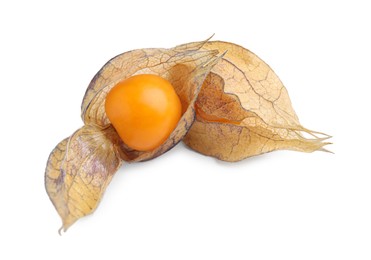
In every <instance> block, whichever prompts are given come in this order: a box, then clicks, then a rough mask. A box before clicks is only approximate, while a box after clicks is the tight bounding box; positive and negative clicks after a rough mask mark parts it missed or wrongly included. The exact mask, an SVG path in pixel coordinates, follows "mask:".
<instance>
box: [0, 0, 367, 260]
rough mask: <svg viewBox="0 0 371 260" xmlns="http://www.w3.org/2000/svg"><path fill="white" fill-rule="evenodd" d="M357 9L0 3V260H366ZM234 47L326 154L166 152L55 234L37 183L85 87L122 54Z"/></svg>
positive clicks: (344, 5)
mask: <svg viewBox="0 0 371 260" xmlns="http://www.w3.org/2000/svg"><path fill="white" fill-rule="evenodd" d="M366 3H367V1H363V2H362V1H355V0H353V1H306V2H304V1H302V2H299V1H241V2H237V1H233V0H228V1H211V2H210V3H205V2H203V1H193V0H188V1H180V2H175V1H161V0H157V1H148V2H145V1H139V0H136V1H101V2H100V3H98V2H95V1H86V3H82V2H78V1H59V2H57V1H37V0H35V1H2V2H1V3H0V28H1V30H0V36H1V40H0V55H1V56H0V71H1V74H0V76H1V80H0V89H1V92H0V97H1V101H0V113H1V128H0V131H1V149H0V151H1V157H0V158H1V179H0V181H1V188H0V200H1V201H0V202H1V203H0V210H1V214H0V223H1V229H0V239H1V242H0V259H34V258H37V259H40V258H41V259H44V258H47V259H79V258H80V259H130V260H131V259H136V260H139V259H161V260H166V259H203V260H204V259H213V260H217V259H233V260H237V259H285V260H288V259H295V260H296V259H316V260H319V259H326V260H328V259H337V260H338V259H357V260H361V259H371V177H370V174H371V169H370V168H371V167H370V159H371V158H370V151H369V147H371V142H370V130H371V123H370V115H369V114H370V112H371V109H370V94H369V93H370V91H369V90H370V88H371V86H370V60H371V51H370V47H371V41H370V31H371V30H370V24H371V19H370V8H369V7H368V6H367V5H366ZM213 33H215V36H214V39H215V40H224V41H230V42H235V43H237V44H240V45H242V46H244V47H246V48H248V49H250V50H252V51H253V52H255V53H256V54H258V55H259V56H260V57H261V58H262V59H264V60H265V61H266V62H267V63H268V64H270V65H271V67H272V68H273V69H274V70H275V72H276V73H277V74H278V75H279V77H280V78H281V80H282V81H283V82H284V84H285V85H286V87H287V89H288V92H289V94H290V97H291V99H292V103H293V106H294V108H295V110H296V112H297V114H298V116H299V118H300V119H301V123H302V124H303V125H304V126H306V127H308V128H310V129H314V130H318V131H322V132H325V133H328V134H330V135H333V136H334V137H333V138H332V142H333V143H334V144H333V145H331V146H329V147H328V148H329V149H330V150H332V151H333V152H334V154H330V153H323V152H316V153H311V154H305V153H297V152H291V151H278V152H273V153H270V154H266V155H262V156H258V157H255V158H251V159H247V160H245V161H242V162H239V163H224V162H219V161H217V160H215V159H212V158H208V157H205V156H202V155H200V154H197V153H195V152H192V151H191V150H189V149H187V148H186V147H185V146H184V145H182V144H180V145H178V146H177V147H176V148H174V149H173V150H171V151H170V152H168V153H167V154H165V155H163V156H162V157H160V158H157V159H156V160H153V161H149V162H145V163H140V164H132V165H124V166H123V167H122V168H121V169H120V170H119V172H118V173H117V174H116V176H115V177H114V179H113V181H112V183H111V185H110V186H109V187H108V189H107V191H106V194H105V196H104V199H103V201H102V203H101V204H100V206H99V208H98V210H97V211H96V212H95V213H94V214H93V215H91V216H89V217H86V218H85V219H82V220H80V221H78V222H77V223H76V224H75V225H74V226H72V227H71V228H70V229H69V230H68V231H67V233H65V234H63V236H59V235H58V233H57V230H58V228H59V227H60V225H61V221H60V219H59V216H58V214H57V213H56V211H55V209H54V207H53V206H52V204H51V202H50V201H49V198H48V196H47V194H46V192H45V189H44V170H45V164H46V160H47V158H48V155H49V153H50V151H51V150H52V149H53V147H54V146H55V145H56V144H57V143H58V142H59V141H60V140H62V139H63V138H64V137H66V136H68V135H70V134H71V133H72V132H73V131H74V130H76V129H77V128H79V127H80V126H81V125H82V122H81V119H80V103H81V100H82V97H83V95H84V93H85V89H86V87H87V85H88V84H89V82H90V80H91V78H92V77H93V76H94V74H95V73H96V72H97V71H98V70H99V69H100V67H101V66H102V65H103V64H104V63H105V62H106V61H107V60H109V59H110V58H112V57H113V56H115V55H117V54H119V53H122V52H125V51H128V50H131V49H136V48H146V47H173V46H175V45H177V44H181V43H185V42H191V41H198V40H203V39H205V38H207V37H208V36H210V35H211V34H213Z"/></svg>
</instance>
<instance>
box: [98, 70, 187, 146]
mask: <svg viewBox="0 0 371 260" xmlns="http://www.w3.org/2000/svg"><path fill="white" fill-rule="evenodd" d="M105 110H106V114H107V117H108V119H109V120H110V121H111V123H112V125H113V127H114V128H115V129H116V131H117V133H118V134H119V136H120V138H121V139H122V140H123V141H124V143H125V144H127V145H128V146H129V147H131V148H133V149H135V150H138V151H151V150H153V149H155V148H156V147H158V146H160V145H161V144H162V143H163V142H164V141H165V140H166V139H167V138H168V137H169V135H170V134H171V132H172V131H173V130H174V129H175V127H176V125H177V123H178V121H179V119H180V117H181V110H182V107H181V103H180V100H179V97H178V95H177V94H176V92H175V90H174V88H173V86H172V85H171V83H170V82H169V81H167V80H166V79H164V78H162V77H160V76H156V75H151V74H141V75H136V76H132V77H130V78H128V79H125V80H123V81H121V82H119V83H118V84H117V85H116V86H114V87H113V88H112V89H111V90H110V92H109V93H108V95H107V97H106V102H105Z"/></svg>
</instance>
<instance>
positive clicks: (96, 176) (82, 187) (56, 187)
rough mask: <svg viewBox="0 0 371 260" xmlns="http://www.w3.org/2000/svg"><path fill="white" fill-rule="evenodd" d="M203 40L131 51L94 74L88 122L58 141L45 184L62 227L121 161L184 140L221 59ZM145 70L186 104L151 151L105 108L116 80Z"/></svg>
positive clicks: (89, 207) (91, 205)
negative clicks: (135, 144) (130, 140)
mask: <svg viewBox="0 0 371 260" xmlns="http://www.w3.org/2000/svg"><path fill="white" fill-rule="evenodd" d="M204 43H205V42H199V43H192V44H185V45H181V46H178V47H175V48H172V49H141V50H134V51H130V52H126V53H123V54H121V55H118V56H116V57H114V58H113V59H111V60H110V61H108V62H107V63H106V64H105V65H104V66H103V67H102V69H101V70H100V71H99V72H98V73H97V74H96V75H95V77H94V78H93V80H92V81H91V83H90V85H89V86H88V89H87V91H86V93H85V96H84V98H83V102H82V105H81V115H82V119H83V121H84V126H83V127H82V128H80V129H79V130H77V131H76V132H75V133H74V134H73V135H71V136H70V137H69V138H66V139H64V140H63V141H62V142H60V143H59V144H58V145H57V146H56V148H55V149H54V150H53V151H52V152H51V154H50V156H49V159H48V162H47V167H46V171H45V187H46V190H47V193H48V195H49V198H50V199H51V201H52V203H53V204H54V206H55V208H56V210H57V212H58V213H59V215H60V217H61V218H62V222H63V226H62V228H61V230H64V231H66V230H67V229H68V228H69V227H70V226H71V225H72V224H73V223H74V222H75V221H77V220H78V219H79V218H81V217H83V216H86V215H88V214H91V213H92V212H93V211H94V210H95V209H96V207H97V206H98V204H99V201H100V200H101V198H102V196H103V193H104V191H105V189H106V187H107V185H108V184H109V182H110V180H111V179H112V177H113V175H114V174H115V172H116V171H117V170H118V169H119V167H120V165H121V163H122V160H124V161H128V162H135V161H144V160H149V159H153V158H155V157H157V156H159V155H161V154H163V153H164V152H166V151H168V150H170V149H171V148H172V147H173V146H174V145H176V144H177V143H178V142H179V141H181V140H182V139H183V137H184V136H185V135H186V133H187V132H188V130H189V128H190V127H191V125H192V123H193V121H194V118H195V110H194V103H195V101H196V99H197V95H198V93H199V91H200V88H201V86H202V83H203V81H204V80H205V78H206V76H207V75H208V73H209V72H210V69H211V68H212V67H213V66H214V65H215V64H216V63H217V62H218V59H219V57H217V56H216V55H217V54H218V51H214V50H201V47H202V46H203V45H204ZM144 73H146V74H156V75H159V76H162V77H163V78H165V79H167V80H169V81H170V83H171V84H172V85H173V86H174V88H175V91H176V92H177V94H178V96H179V98H180V100H181V103H182V117H181V119H180V121H179V123H178V125H177V127H176V128H175V130H174V131H173V132H172V133H171V135H170V137H169V138H168V139H167V140H166V141H165V142H164V143H163V144H162V145H161V146H160V147H158V148H156V149H155V150H153V151H151V152H139V151H135V150H132V149H130V148H129V147H127V146H126V145H125V144H124V143H123V142H122V140H121V139H120V138H119V136H118V134H117V132H116V131H115V129H114V128H113V127H112V125H111V124H110V122H109V120H108V118H107V116H106V113H105V111H104V102H105V97H106V95H107V93H108V92H109V91H110V89H111V88H112V87H113V86H114V85H115V84H117V83H118V82H119V81H121V80H124V79H126V78H128V77H130V76H133V75H136V74H144Z"/></svg>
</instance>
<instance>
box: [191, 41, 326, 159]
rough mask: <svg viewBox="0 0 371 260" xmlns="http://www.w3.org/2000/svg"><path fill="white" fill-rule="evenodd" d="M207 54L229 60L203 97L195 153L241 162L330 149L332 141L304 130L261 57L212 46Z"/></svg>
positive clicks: (194, 132) (193, 141)
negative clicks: (281, 152) (285, 151)
mask: <svg viewBox="0 0 371 260" xmlns="http://www.w3.org/2000/svg"><path fill="white" fill-rule="evenodd" d="M203 49H205V50H218V51H219V52H221V53H222V52H226V54H225V55H224V56H223V57H222V58H221V59H220V61H219V62H218V63H217V64H216V65H215V66H214V67H213V68H212V70H211V73H210V74H209V75H208V77H207V78H206V80H205V82H204V83H203V87H202V89H201V92H200V94H199V96H198V99H197V102H196V114H197V118H196V120H195V122H194V124H193V126H192V128H191V129H190V130H189V132H188V134H187V136H186V137H185V138H184V142H185V143H186V144H187V145H188V146H189V147H190V148H192V149H193V150H195V151H197V152H200V153H202V154H205V155H209V156H213V157H216V158H218V159H220V160H224V161H239V160H242V159H244V158H247V157H251V156H254V155H259V154H263V153H267V152H271V151H274V150H279V149H289V150H296V151H302V152H313V151H316V150H321V149H322V147H323V146H324V145H326V144H328V143H326V142H324V140H326V139H327V138H329V136H328V135H325V134H323V133H318V132H315V131H311V130H308V129H306V128H304V127H303V126H301V124H300V123H299V120H298V117H297V115H296V113H295V111H294V109H293V108H292V106H291V101H290V98H289V96H288V93H287V90H286V88H285V87H284V86H283V84H282V82H281V81H280V79H279V78H278V77H277V75H276V74H275V73H274V72H273V70H272V69H271V68H270V67H269V66H268V65H267V64H266V63H265V62H264V61H262V60H261V59H260V58H259V57H258V56H256V55H255V54H253V53H252V52H250V51H249V50H247V49H245V48H243V47H241V46H238V45H236V44H233V43H228V42H207V43H206V44H204V45H203ZM305 135H306V136H310V137H309V138H308V137H305ZM320 136H322V137H320Z"/></svg>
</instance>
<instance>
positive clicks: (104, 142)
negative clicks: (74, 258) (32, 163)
mask: <svg viewBox="0 0 371 260" xmlns="http://www.w3.org/2000/svg"><path fill="white" fill-rule="evenodd" d="M117 141H118V140H117V137H116V132H115V131H114V129H113V128H112V127H107V128H105V129H102V128H98V127H95V126H92V125H85V126H83V127H82V128H80V129H79V130H77V131H76V132H75V133H74V134H72V135H71V136H70V137H69V138H66V139H64V140H63V141H61V142H60V143H59V144H58V145H57V146H56V147H55V148H54V150H53V151H52V152H51V154H50V156H49V159H48V162H47V166H46V172H45V187H46V190H47V192H48V194H49V197H50V199H51V201H52V202H53V204H54V207H55V208H56V210H57V212H58V213H59V215H60V217H61V218H62V222H63V226H62V229H63V230H64V231H66V230H67V229H68V228H69V227H70V226H71V225H72V224H73V223H75V221H76V220H78V219H79V218H81V217H83V216H86V215H88V214H90V213H92V212H93V211H94V210H95V209H96V207H97V206H98V204H99V202H100V200H101V198H102V196H103V193H104V191H105V189H106V187H107V185H108V184H109V183H110V181H111V179H112V177H113V175H114V173H115V172H116V171H117V170H118V169H119V167H120V166H121V163H122V160H121V159H120V157H119V153H118V142H117Z"/></svg>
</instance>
